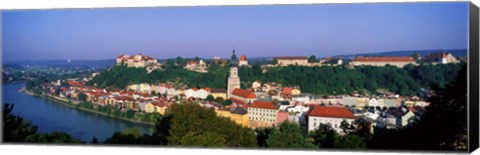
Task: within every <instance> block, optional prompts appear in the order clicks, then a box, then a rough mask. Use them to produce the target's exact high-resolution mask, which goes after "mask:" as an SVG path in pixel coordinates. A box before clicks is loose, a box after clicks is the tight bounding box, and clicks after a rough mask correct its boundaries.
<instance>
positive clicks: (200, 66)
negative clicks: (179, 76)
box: [183, 60, 208, 73]
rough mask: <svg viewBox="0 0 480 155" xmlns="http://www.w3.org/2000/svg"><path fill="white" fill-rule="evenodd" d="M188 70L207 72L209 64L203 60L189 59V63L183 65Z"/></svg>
mask: <svg viewBox="0 0 480 155" xmlns="http://www.w3.org/2000/svg"><path fill="white" fill-rule="evenodd" d="M183 68H185V69H186V70H190V71H195V72H200V73H206V72H208V71H207V64H206V63H205V62H203V60H199V61H188V62H187V64H186V65H185V66H184V67H183Z"/></svg>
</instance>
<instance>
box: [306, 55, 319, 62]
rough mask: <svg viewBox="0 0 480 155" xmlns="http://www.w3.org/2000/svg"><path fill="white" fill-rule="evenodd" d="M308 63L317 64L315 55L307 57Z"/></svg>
mask: <svg viewBox="0 0 480 155" xmlns="http://www.w3.org/2000/svg"><path fill="white" fill-rule="evenodd" d="M308 62H318V60H317V57H316V56H315V55H311V56H310V57H308Z"/></svg>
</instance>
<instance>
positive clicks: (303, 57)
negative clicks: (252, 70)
mask: <svg viewBox="0 0 480 155" xmlns="http://www.w3.org/2000/svg"><path fill="white" fill-rule="evenodd" d="M275 58H276V59H277V60H291V59H305V60H307V59H308V58H307V57H306V56H283V57H275Z"/></svg>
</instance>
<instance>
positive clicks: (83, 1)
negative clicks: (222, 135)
mask: <svg viewBox="0 0 480 155" xmlns="http://www.w3.org/2000/svg"><path fill="white" fill-rule="evenodd" d="M422 1H423V2H425V1H428V0H382V1H379V0H169V1H154V0H0V10H11V9H50V8H105V7H146V6H149V7H151V6H202V5H249V4H250V5H251V4H309V3H352V2H353V3H365V2H422ZM433 1H446V0H433ZM472 2H473V3H475V4H476V5H477V6H480V0H472ZM3 153H14V154H30V155H31V154H68V155H70V154H81V155H92V154H103V155H110V154H114V155H117V154H118V155H123V154H128V155H143V154H156V155H160V154H164V155H166V154H172V155H173V154H222V155H237V154H238V155H252V154H275V155H293V154H295V155H303V154H305V155H313V154H316V155H318V154H334V155H347V154H392V155H395V154H432V153H426V152H425V153H419V152H416V153H406V152H403V153H399V152H395V153H392V152H385V151H382V152H371V151H370V152H361V151H355V152H340V151H285V150H281V151H275V150H240V149H193V148H184V149H173V148H152V147H92V146H59V145H55V146H54V145H49V146H47V145H5V144H2V145H0V154H3ZM474 154H480V151H478V150H477V151H476V152H475V153H474Z"/></svg>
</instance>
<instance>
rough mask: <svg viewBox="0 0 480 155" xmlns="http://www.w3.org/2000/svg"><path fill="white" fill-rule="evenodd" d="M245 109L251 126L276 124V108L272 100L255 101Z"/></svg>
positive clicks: (271, 125)
mask: <svg viewBox="0 0 480 155" xmlns="http://www.w3.org/2000/svg"><path fill="white" fill-rule="evenodd" d="M247 111H248V119H249V126H250V127H251V128H259V127H273V126H275V125H277V115H278V109H277V106H275V104H274V103H273V102H266V101H255V102H253V103H252V104H251V105H250V106H249V107H248V110H247Z"/></svg>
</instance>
